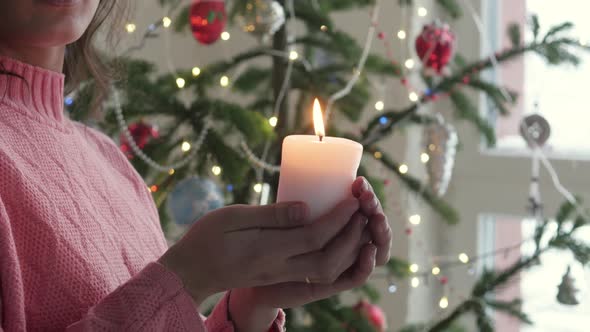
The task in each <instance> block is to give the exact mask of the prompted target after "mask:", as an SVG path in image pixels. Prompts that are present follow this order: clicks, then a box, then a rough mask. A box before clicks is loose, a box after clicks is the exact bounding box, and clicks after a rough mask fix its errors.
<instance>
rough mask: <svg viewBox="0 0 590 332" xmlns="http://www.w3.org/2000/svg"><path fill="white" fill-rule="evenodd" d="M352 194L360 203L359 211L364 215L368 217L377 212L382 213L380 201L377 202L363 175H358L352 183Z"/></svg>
mask: <svg viewBox="0 0 590 332" xmlns="http://www.w3.org/2000/svg"><path fill="white" fill-rule="evenodd" d="M352 194H353V196H354V197H356V198H358V200H359V202H360V205H361V211H362V212H363V213H364V214H365V215H366V216H368V217H370V216H372V215H374V214H377V213H383V208H382V207H381V202H379V199H378V198H377V195H375V192H374V191H373V187H371V184H370V183H369V181H367V179H365V178H364V177H362V176H361V177H358V178H357V179H356V180H355V181H354V182H353V183H352Z"/></svg>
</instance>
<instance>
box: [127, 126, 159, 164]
mask: <svg viewBox="0 0 590 332" xmlns="http://www.w3.org/2000/svg"><path fill="white" fill-rule="evenodd" d="M127 129H128V130H129V133H130V134H131V137H132V138H133V141H134V142H135V144H136V145H137V147H139V148H140V149H143V148H144V147H145V146H146V145H147V144H148V143H149V142H150V141H151V140H152V139H154V138H158V137H160V133H159V132H158V128H157V127H156V126H153V125H150V124H148V123H145V122H143V121H139V122H136V123H132V124H130V125H129V126H128V127H127ZM119 142H120V143H121V145H120V147H121V151H123V153H125V155H127V158H129V159H132V158H133V150H132V149H131V145H130V143H129V141H128V140H127V135H125V133H121V135H120V137H119Z"/></svg>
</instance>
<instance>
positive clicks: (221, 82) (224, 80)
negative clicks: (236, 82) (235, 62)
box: [219, 75, 229, 88]
mask: <svg viewBox="0 0 590 332" xmlns="http://www.w3.org/2000/svg"><path fill="white" fill-rule="evenodd" d="M219 85H221V86H222V87H224V88H225V87H227V86H228V85H229V77H227V76H225V75H223V76H221V79H219Z"/></svg>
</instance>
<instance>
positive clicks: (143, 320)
mask: <svg viewBox="0 0 590 332" xmlns="http://www.w3.org/2000/svg"><path fill="white" fill-rule="evenodd" d="M228 299H229V297H228V294H226V295H225V296H224V297H223V298H222V299H221V300H220V301H219V302H218V303H217V305H216V306H215V308H214V310H213V312H212V313H211V315H210V316H209V317H208V318H204V317H203V316H201V315H200V314H199V313H198V310H197V308H196V307H195V305H194V303H193V301H192V299H191V297H190V296H189V295H188V292H187V291H186V290H185V289H184V286H183V285H182V282H181V281H180V279H179V278H178V277H177V276H176V275H175V274H174V273H173V272H171V271H169V270H167V269H166V268H165V267H164V266H162V265H160V264H159V263H150V264H149V265H148V266H147V267H146V268H145V269H143V270H142V271H141V272H140V273H139V274H138V275H136V276H135V277H133V278H132V279H131V280H130V281H128V282H127V283H125V284H123V285H122V286H121V287H119V288H118V289H116V290H115V291H114V292H113V293H111V294H109V295H108V296H107V297H106V298H105V299H103V300H102V301H101V302H100V303H98V304H97V305H96V306H94V307H93V308H91V309H90V311H89V312H88V314H87V315H86V316H85V317H84V318H83V319H82V320H80V321H78V322H76V323H75V324H73V325H71V326H70V327H69V328H68V329H67V331H69V332H72V331H124V330H126V331H202V332H205V331H208V332H234V325H233V323H232V322H231V321H230V320H229V316H228ZM284 323H285V314H284V313H283V311H282V310H281V311H280V312H279V315H278V316H277V318H276V320H275V321H274V322H273V324H272V325H271V327H270V328H269V331H268V332H282V331H283V330H284V328H283V326H284Z"/></svg>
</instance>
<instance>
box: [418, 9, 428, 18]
mask: <svg viewBox="0 0 590 332" xmlns="http://www.w3.org/2000/svg"><path fill="white" fill-rule="evenodd" d="M426 15H428V10H426V8H424V7H420V8H418V16H420V17H424V16H426Z"/></svg>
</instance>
